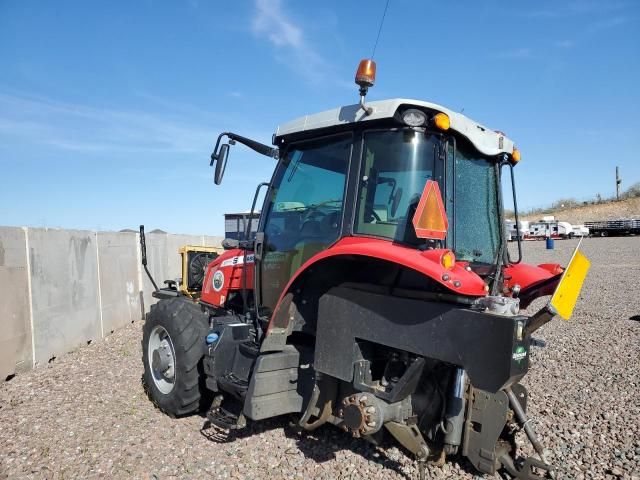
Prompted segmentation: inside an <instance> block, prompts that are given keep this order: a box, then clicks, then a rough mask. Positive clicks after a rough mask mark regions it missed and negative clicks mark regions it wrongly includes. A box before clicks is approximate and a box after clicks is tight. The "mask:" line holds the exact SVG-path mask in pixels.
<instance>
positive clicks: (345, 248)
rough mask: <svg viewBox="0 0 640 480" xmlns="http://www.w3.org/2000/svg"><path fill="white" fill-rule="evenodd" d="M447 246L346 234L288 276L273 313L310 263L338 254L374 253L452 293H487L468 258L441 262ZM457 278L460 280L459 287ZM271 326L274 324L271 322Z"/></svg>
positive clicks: (483, 294) (378, 257) (373, 256)
mask: <svg viewBox="0 0 640 480" xmlns="http://www.w3.org/2000/svg"><path fill="white" fill-rule="evenodd" d="M446 251H447V250H444V249H438V250H426V251H420V250H418V249H416V248H409V247H403V246H400V245H395V244H393V243H391V242H390V241H388V240H379V239H375V238H365V237H345V238H342V239H340V240H339V241H338V242H336V243H335V244H334V245H333V246H332V247H330V248H329V249H327V250H324V251H322V252H320V253H318V254H317V255H315V256H313V257H311V258H310V259H309V260H308V261H307V262H306V263H305V264H304V265H302V266H301V267H300V268H299V269H298V271H297V272H296V273H295V275H294V276H293V277H292V278H291V279H290V280H289V283H287V286H286V287H285V288H284V290H283V291H282V293H281V294H280V298H279V300H278V304H277V305H276V307H275V309H274V315H272V317H271V318H274V317H275V313H276V312H277V311H278V308H279V307H280V304H281V303H282V299H283V298H284V296H285V295H286V293H287V292H288V290H289V288H290V287H291V284H292V283H293V282H294V281H295V280H296V278H298V277H299V276H300V275H301V274H302V273H303V272H304V271H305V270H306V269H307V268H309V267H310V266H311V265H313V264H315V263H317V262H319V261H321V260H324V259H326V258H329V257H336V256H339V255H361V256H364V257H372V258H376V259H380V260H386V261H389V262H393V263H397V264H398V265H403V266H405V267H407V268H411V269H413V270H416V271H418V272H420V273H422V274H424V275H426V276H428V277H430V278H432V279H433V280H435V281H436V282H438V283H440V284H441V285H443V286H445V287H446V288H448V289H449V290H451V291H452V293H459V294H461V295H468V296H474V297H481V296H485V295H486V294H487V292H486V291H485V283H484V281H483V280H482V278H480V277H479V276H478V275H476V274H475V273H474V272H470V271H467V270H466V269H465V266H466V265H468V264H467V262H457V263H456V264H455V265H454V266H453V267H452V268H450V269H445V268H444V267H443V266H442V265H441V264H440V257H441V256H442V254H443V253H444V252H446ZM443 275H446V276H447V280H443ZM454 282H459V286H458V287H456V286H455V285H454ZM269 328H271V324H270V325H269Z"/></svg>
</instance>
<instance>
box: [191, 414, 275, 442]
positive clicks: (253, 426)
mask: <svg viewBox="0 0 640 480" xmlns="http://www.w3.org/2000/svg"><path fill="white" fill-rule="evenodd" d="M203 417H204V416H203ZM204 418H205V421H204V424H203V425H202V428H201V429H200V435H202V436H203V437H204V438H206V439H207V440H209V441H211V442H215V443H231V442H235V441H236V440H241V439H244V438H248V437H251V436H252V435H258V434H260V433H262V432H267V431H269V430H274V429H276V428H285V427H286V426H287V424H288V422H287V421H286V420H283V419H276V420H271V421H269V420H265V421H261V422H251V423H250V424H249V425H247V428H243V429H240V430H225V429H223V428H218V427H216V426H215V425H213V424H212V423H211V422H210V421H209V420H207V419H206V417H204Z"/></svg>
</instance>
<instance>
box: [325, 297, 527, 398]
mask: <svg viewBox="0 0 640 480" xmlns="http://www.w3.org/2000/svg"><path fill="white" fill-rule="evenodd" d="M526 320H527V317H524V316H514V317H506V316H500V315H492V314H487V313H484V312H479V311H474V310H470V309H468V308H461V306H458V305H454V304H450V303H441V302H434V301H427V300H416V299H409V298H401V297H392V296H388V295H381V294H377V293H371V292H367V291H361V290H357V289H352V288H345V287H336V288H333V289H331V290H329V292H327V293H326V294H325V295H323V296H322V297H321V298H320V303H319V310H318V326H317V333H316V358H315V369H316V370H317V371H319V372H322V373H324V374H327V375H331V376H333V377H336V378H339V379H341V380H344V381H347V382H351V381H352V379H353V371H354V370H353V366H354V361H355V360H357V358H356V353H355V352H356V339H358V340H365V341H369V342H373V343H377V344H380V345H385V346H388V347H392V348H396V349H399V350H404V351H407V352H411V353H414V354H416V355H422V356H425V357H428V358H433V359H436V360H441V361H444V362H448V363H451V364H453V365H457V366H460V367H463V368H464V369H465V370H466V371H467V373H468V375H469V379H470V381H471V383H472V384H473V386H474V387H476V388H479V389H482V390H486V391H487V392H491V393H495V392H497V391H499V390H501V389H502V388H504V387H506V386H508V385H511V384H513V383H515V382H517V381H518V380H520V379H521V378H522V377H523V376H524V375H525V373H526V372H527V370H528V368H529V342H528V339H527V338H526V337H525V338H524V339H523V340H518V338H517V325H518V323H519V322H522V323H523V324H524V323H526Z"/></svg>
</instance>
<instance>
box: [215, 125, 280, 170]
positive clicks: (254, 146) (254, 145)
mask: <svg viewBox="0 0 640 480" xmlns="http://www.w3.org/2000/svg"><path fill="white" fill-rule="evenodd" d="M224 136H226V137H227V138H228V139H229V140H230V143H232V142H233V141H238V142H240V143H242V144H243V145H245V146H247V147H249V148H250V149H251V150H253V151H255V152H258V153H259V154H261V155H265V156H267V157H272V158H278V154H279V150H278V149H277V148H273V147H269V146H268V145H265V144H263V143H260V142H257V141H255V140H251V139H250V138H247V137H243V136H242V135H238V134H235V133H233V132H223V133H221V134H220V135H218V140H217V141H216V146H215V148H214V149H213V153H212V154H211V163H210V164H209V165H210V166H212V165H213V163H214V162H215V161H216V160H217V159H218V153H219V149H220V141H221V140H222V137H224Z"/></svg>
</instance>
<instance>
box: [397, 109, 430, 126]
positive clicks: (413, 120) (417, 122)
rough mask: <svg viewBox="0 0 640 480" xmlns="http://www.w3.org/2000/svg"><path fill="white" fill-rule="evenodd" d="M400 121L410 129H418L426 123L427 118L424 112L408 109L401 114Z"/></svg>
mask: <svg viewBox="0 0 640 480" xmlns="http://www.w3.org/2000/svg"><path fill="white" fill-rule="evenodd" d="M402 121H403V122H404V123H405V125H408V126H410V127H420V126H422V125H424V124H425V123H427V116H426V115H425V114H424V112H421V111H420V110H416V109H415V108H410V109H409V110H406V111H405V112H404V113H403V114H402Z"/></svg>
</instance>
